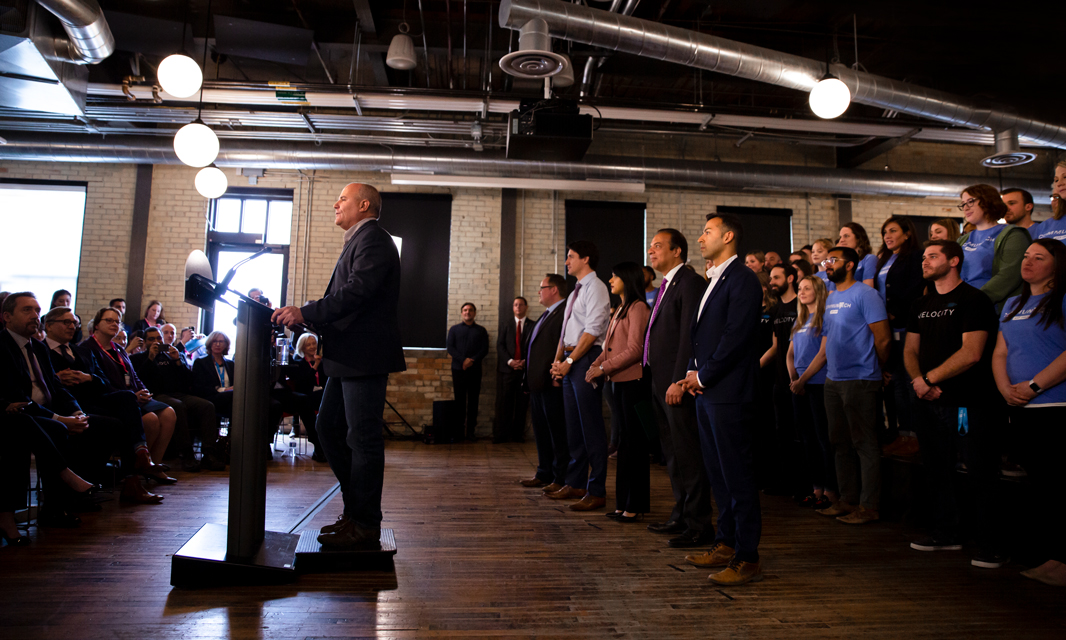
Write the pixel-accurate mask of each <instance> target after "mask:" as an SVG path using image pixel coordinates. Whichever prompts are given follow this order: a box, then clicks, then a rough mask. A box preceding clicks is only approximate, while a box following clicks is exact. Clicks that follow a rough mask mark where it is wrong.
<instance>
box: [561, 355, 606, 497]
mask: <svg viewBox="0 0 1066 640" xmlns="http://www.w3.org/2000/svg"><path fill="white" fill-rule="evenodd" d="M602 351H603V349H601V348H600V347H596V346H594V347H592V348H591V349H589V351H588V353H586V354H585V355H584V356H582V357H581V358H580V359H578V360H574V364H573V365H572V366H571V367H570V373H568V374H566V375H565V376H564V377H563V407H564V410H565V411H566V439H567V442H568V443H569V445H570V466H569V468H568V469H567V472H566V484H568V485H570V486H571V487H574V488H575V489H586V490H587V491H588V492H589V493H590V494H592V495H593V496H595V497H597V498H603V497H606V496H607V431H606V429H605V427H604V425H603V384H604V382H605V381H604V380H602V379H600V380H596V386H595V387H593V386H592V385H591V384H589V383H588V382H585V373H586V372H587V371H588V370H589V366H591V365H592V362H593V361H594V360H595V359H596V358H598V357H600V353H601V352H602ZM590 467H591V472H590V471H589V468H590Z"/></svg>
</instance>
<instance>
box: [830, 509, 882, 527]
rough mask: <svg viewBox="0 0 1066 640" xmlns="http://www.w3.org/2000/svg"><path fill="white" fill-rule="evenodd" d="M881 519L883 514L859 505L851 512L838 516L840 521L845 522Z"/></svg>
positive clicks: (853, 522)
mask: <svg viewBox="0 0 1066 640" xmlns="http://www.w3.org/2000/svg"><path fill="white" fill-rule="evenodd" d="M880 519H881V516H880V515H878V513H877V512H876V511H874V510H873V509H867V508H866V507H859V508H858V509H856V510H855V511H852V512H851V513H850V514H848V515H846V516H840V517H839V518H837V520H838V521H839V522H843V523H844V524H866V523H867V522H877V521H878V520H880Z"/></svg>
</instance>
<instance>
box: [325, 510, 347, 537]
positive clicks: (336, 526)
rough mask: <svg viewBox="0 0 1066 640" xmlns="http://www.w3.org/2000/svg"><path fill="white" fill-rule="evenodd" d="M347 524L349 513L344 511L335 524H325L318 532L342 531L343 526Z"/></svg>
mask: <svg viewBox="0 0 1066 640" xmlns="http://www.w3.org/2000/svg"><path fill="white" fill-rule="evenodd" d="M346 524H348V514H347V513H342V514H340V516H338V517H337V521H336V522H334V523H333V524H327V525H326V526H324V527H322V528H321V529H319V530H318V532H319V533H335V532H337V531H340V530H341V528H342V527H343V526H344V525H346Z"/></svg>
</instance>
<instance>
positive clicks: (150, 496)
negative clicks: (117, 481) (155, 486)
mask: <svg viewBox="0 0 1066 640" xmlns="http://www.w3.org/2000/svg"><path fill="white" fill-rule="evenodd" d="M119 499H120V500H121V501H122V502H128V503H131V504H159V503H160V502H162V501H163V496H161V495H158V494H155V493H152V492H150V491H148V490H147V489H145V488H144V485H142V484H141V479H140V478H138V477H137V476H130V477H128V478H126V481H125V482H124V483H123V485H122V495H121V497H120V498H119Z"/></svg>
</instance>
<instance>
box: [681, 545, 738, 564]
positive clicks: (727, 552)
mask: <svg viewBox="0 0 1066 640" xmlns="http://www.w3.org/2000/svg"><path fill="white" fill-rule="evenodd" d="M736 553H737V550H736V549H734V548H733V547H727V546H725V545H724V544H722V543H721V542H719V543H717V544H715V545H714V546H713V547H711V550H710V551H708V552H707V553H699V554H694V555H691V556H685V562H687V563H689V564H690V565H692V566H694V567H703V568H709V567H724V566H726V565H728V564H729V561H730V560H732V559H733V556H734V555H736Z"/></svg>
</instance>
